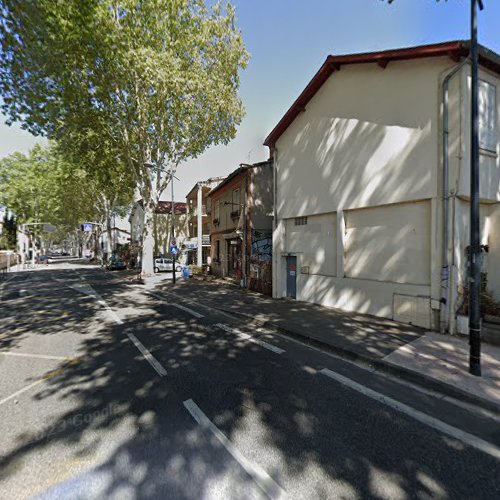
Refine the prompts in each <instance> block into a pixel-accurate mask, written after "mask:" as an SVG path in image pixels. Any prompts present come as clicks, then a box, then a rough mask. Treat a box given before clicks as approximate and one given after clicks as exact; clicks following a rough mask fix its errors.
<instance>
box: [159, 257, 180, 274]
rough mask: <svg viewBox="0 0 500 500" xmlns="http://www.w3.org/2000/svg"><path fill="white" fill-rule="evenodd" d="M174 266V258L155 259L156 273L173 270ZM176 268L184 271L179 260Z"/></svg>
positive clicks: (178, 270)
mask: <svg viewBox="0 0 500 500" xmlns="http://www.w3.org/2000/svg"><path fill="white" fill-rule="evenodd" d="M173 268H174V261H173V260H172V259H165V258H162V257H158V258H157V259H155V266H154V269H155V273H159V272H161V271H172V269H173ZM175 270H176V271H177V272H180V271H182V266H181V265H180V264H179V263H178V262H176V263H175Z"/></svg>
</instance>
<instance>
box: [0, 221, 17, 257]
mask: <svg viewBox="0 0 500 500" xmlns="http://www.w3.org/2000/svg"><path fill="white" fill-rule="evenodd" d="M16 232H17V224H16V220H15V218H14V216H13V215H11V216H10V217H9V216H8V214H7V213H6V214H5V216H4V220H3V228H2V233H1V234H0V250H15V248H16Z"/></svg>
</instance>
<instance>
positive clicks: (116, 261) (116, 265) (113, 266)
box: [106, 257, 127, 271]
mask: <svg viewBox="0 0 500 500" xmlns="http://www.w3.org/2000/svg"><path fill="white" fill-rule="evenodd" d="M126 268H127V266H126V265H125V262H123V260H121V259H120V258H118V257H112V258H111V260H110V261H109V262H108V264H107V266H106V269H107V270H108V271H120V270H122V269H126Z"/></svg>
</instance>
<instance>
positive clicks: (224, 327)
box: [215, 323, 286, 354]
mask: <svg viewBox="0 0 500 500" xmlns="http://www.w3.org/2000/svg"><path fill="white" fill-rule="evenodd" d="M215 326H217V327H219V328H222V330H224V331H226V332H229V333H234V334H236V335H238V337H240V338H241V339H243V340H248V341H249V342H253V343H254V344H258V345H260V346H261V347H264V349H268V350H269V351H272V352H274V353H276V354H283V353H284V352H286V351H285V350H284V349H281V348H280V347H276V346H275V345H272V344H269V343H268V342H264V341H263V340H260V339H256V338H254V337H252V336H251V335H249V334H248V333H244V332H242V331H241V330H238V329H237V328H231V327H230V326H227V325H225V324H224V323H217V324H216V325H215Z"/></svg>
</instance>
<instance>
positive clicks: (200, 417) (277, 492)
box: [184, 399, 287, 499]
mask: <svg viewBox="0 0 500 500" xmlns="http://www.w3.org/2000/svg"><path fill="white" fill-rule="evenodd" d="M184 406H185V407H186V409H187V411H188V412H189V413H190V414H191V416H192V417H193V418H194V419H195V420H196V421H197V422H198V424H200V425H201V427H202V428H203V429H206V430H208V431H210V432H211V433H212V434H213V435H214V436H215V437H216V438H217V439H218V440H219V441H220V443H221V444H222V446H224V448H225V449H226V450H227V451H228V452H229V453H230V454H231V455H232V457H233V458H234V459H235V460H236V461H237V462H238V463H239V464H240V465H241V467H242V468H243V469H244V470H245V471H246V473H247V474H248V475H249V476H250V477H251V478H252V479H253V480H254V481H255V483H256V484H257V486H258V487H259V488H260V489H261V490H262V491H263V492H264V493H265V494H266V495H267V496H268V497H269V498H273V499H274V498H286V497H287V494H286V492H285V491H284V490H283V489H282V488H281V486H280V485H279V484H278V483H276V481H274V479H273V478H272V477H271V476H270V475H269V474H268V473H267V472H266V471H265V470H263V469H262V468H261V467H259V466H258V465H256V464H252V463H251V462H250V461H249V460H248V459H247V458H246V457H245V456H243V455H242V453H241V452H240V451H239V450H238V449H237V448H236V447H235V446H234V445H233V443H231V441H229V439H228V438H227V437H226V436H225V435H224V434H223V433H222V431H221V430H220V429H219V428H218V427H217V426H216V425H215V424H214V423H213V422H212V421H211V420H210V419H209V418H208V417H207V416H206V415H205V414H204V413H203V411H202V410H201V409H200V407H199V406H198V405H197V404H196V403H195V402H194V401H193V400H192V399H188V400H186V401H184Z"/></svg>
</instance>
